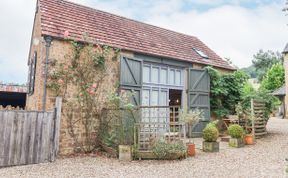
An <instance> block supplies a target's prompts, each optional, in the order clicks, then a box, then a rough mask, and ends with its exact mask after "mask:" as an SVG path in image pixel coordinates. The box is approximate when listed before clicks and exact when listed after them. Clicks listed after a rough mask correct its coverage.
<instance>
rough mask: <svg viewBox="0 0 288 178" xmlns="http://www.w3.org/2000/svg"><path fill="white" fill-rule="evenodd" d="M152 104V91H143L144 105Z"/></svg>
mask: <svg viewBox="0 0 288 178" xmlns="http://www.w3.org/2000/svg"><path fill="white" fill-rule="evenodd" d="M149 105H150V91H149V90H143V91H142V106H149Z"/></svg>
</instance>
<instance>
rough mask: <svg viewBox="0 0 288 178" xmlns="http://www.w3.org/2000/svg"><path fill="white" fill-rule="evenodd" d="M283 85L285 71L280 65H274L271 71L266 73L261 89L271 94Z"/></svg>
mask: <svg viewBox="0 0 288 178" xmlns="http://www.w3.org/2000/svg"><path fill="white" fill-rule="evenodd" d="M284 83H285V70H284V66H283V65H282V64H274V65H273V66H272V67H271V69H269V70H268V71H267V73H266V74H265V76H264V78H263V80H262V82H261V88H263V89H266V90H268V91H271V92H273V91H274V90H276V89H278V88H280V87H282V86H283V85H284Z"/></svg>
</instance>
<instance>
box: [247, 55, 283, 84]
mask: <svg viewBox="0 0 288 178" xmlns="http://www.w3.org/2000/svg"><path fill="white" fill-rule="evenodd" d="M282 61H283V56H282V54H281V53H279V52H273V51H271V50H268V51H263V50H259V51H258V53H257V54H255V55H254V59H253V60H252V63H253V65H254V67H255V69H256V72H257V74H258V79H259V81H262V79H263V77H264V75H265V74H266V73H267V71H268V70H269V69H270V68H271V67H272V66H273V65H274V64H278V63H282Z"/></svg>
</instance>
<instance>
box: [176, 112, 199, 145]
mask: <svg viewBox="0 0 288 178" xmlns="http://www.w3.org/2000/svg"><path fill="white" fill-rule="evenodd" d="M202 118H203V112H201V111H200V110H198V109H196V110H193V111H189V112H186V113H183V114H181V116H180V119H181V121H183V122H185V123H186V124H187V126H188V136H189V137H192V129H193V126H194V125H196V124H197V123H198V122H199V120H200V119H202ZM189 142H190V140H189Z"/></svg>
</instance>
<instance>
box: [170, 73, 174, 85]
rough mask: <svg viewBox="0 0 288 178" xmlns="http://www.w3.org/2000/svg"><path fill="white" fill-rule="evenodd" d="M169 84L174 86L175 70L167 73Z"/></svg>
mask: <svg viewBox="0 0 288 178" xmlns="http://www.w3.org/2000/svg"><path fill="white" fill-rule="evenodd" d="M169 84H171V85H174V84H175V70H173V69H171V70H170V71H169Z"/></svg>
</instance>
